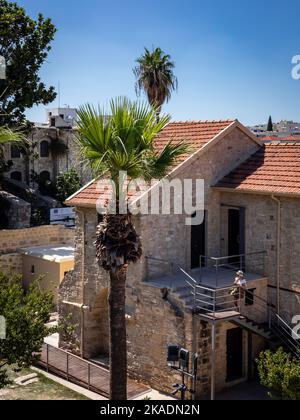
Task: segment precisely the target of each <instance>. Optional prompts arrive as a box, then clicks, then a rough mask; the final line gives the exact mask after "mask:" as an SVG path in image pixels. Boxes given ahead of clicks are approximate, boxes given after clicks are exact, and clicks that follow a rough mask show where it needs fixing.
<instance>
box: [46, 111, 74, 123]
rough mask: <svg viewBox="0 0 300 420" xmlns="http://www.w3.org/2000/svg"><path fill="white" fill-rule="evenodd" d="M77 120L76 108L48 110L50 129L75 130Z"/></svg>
mask: <svg viewBox="0 0 300 420" xmlns="http://www.w3.org/2000/svg"><path fill="white" fill-rule="evenodd" d="M76 120H77V109H76V108H70V107H66V108H51V109H47V121H48V125H49V126H50V127H56V128H74V127H75V125H76Z"/></svg>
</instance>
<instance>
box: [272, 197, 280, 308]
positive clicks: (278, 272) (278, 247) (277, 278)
mask: <svg viewBox="0 0 300 420" xmlns="http://www.w3.org/2000/svg"><path fill="white" fill-rule="evenodd" d="M272 200H274V201H275V202H276V203H277V245H276V250H277V256H276V283H277V313H278V315H280V256H281V252H280V251H281V207H282V203H281V201H280V200H279V198H277V197H275V196H274V195H272Z"/></svg>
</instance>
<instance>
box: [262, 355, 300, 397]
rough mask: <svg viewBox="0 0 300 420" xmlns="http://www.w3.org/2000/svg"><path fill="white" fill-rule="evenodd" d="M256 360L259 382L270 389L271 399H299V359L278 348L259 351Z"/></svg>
mask: <svg viewBox="0 0 300 420" xmlns="http://www.w3.org/2000/svg"><path fill="white" fill-rule="evenodd" d="M257 362H258V372H259V376H260V380H261V384H262V385H264V386H265V387H267V388H268V389H270V392H269V395H270V397H271V398H272V399H275V400H299V399H300V361H299V360H296V359H293V358H292V356H291V355H290V354H288V353H285V352H284V351H283V349H282V348H280V349H279V350H278V351H277V352H276V353H273V352H272V351H270V350H267V351H265V352H263V353H261V355H260V356H259V358H258V360H257Z"/></svg>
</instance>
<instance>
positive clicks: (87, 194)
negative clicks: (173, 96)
mask: <svg viewBox="0 0 300 420" xmlns="http://www.w3.org/2000/svg"><path fill="white" fill-rule="evenodd" d="M233 122H234V120H227V121H186V122H173V123H170V124H168V125H167V126H166V127H165V129H164V130H162V132H161V133H160V134H159V135H158V136H157V138H156V140H155V148H156V149H157V150H158V151H161V150H163V148H164V147H165V146H166V145H167V144H168V142H169V141H170V140H172V142H173V143H178V142H179V141H181V140H184V141H186V143H188V144H189V145H190V146H191V151H190V153H186V154H184V155H182V156H181V157H180V158H179V159H178V162H177V164H176V166H177V165H179V164H181V163H182V162H184V161H185V160H186V159H187V158H189V157H190V156H191V154H192V153H195V152H197V151H198V150H200V149H201V148H202V147H203V146H205V145H206V144H207V143H208V142H209V141H210V140H212V139H213V138H214V137H216V136H217V135H218V134H220V133H221V132H222V131H223V130H225V129H226V128H228V127H229V126H230V125H231V124H233ZM98 182H99V180H96V181H93V182H91V183H90V184H88V185H87V186H85V187H83V188H82V189H81V190H79V191H78V192H77V193H75V194H74V195H73V196H72V197H70V198H69V199H67V200H66V204H68V205H70V206H76V205H82V206H94V205H96V203H97V202H98V200H99V198H100V201H101V202H104V201H105V200H107V199H108V198H109V187H108V188H105V186H104V187H102V188H99V186H98ZM135 194H137V196H138V194H141V192H139V193H138V192H136V193H135Z"/></svg>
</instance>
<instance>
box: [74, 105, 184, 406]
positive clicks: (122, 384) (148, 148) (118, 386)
mask: <svg viewBox="0 0 300 420" xmlns="http://www.w3.org/2000/svg"><path fill="white" fill-rule="evenodd" d="M156 112H157V108H151V107H149V106H146V105H143V104H139V103H136V102H130V101H129V100H128V99H126V98H119V99H117V100H113V101H111V104H110V112H109V115H111V117H110V118H107V117H106V115H108V114H107V113H105V112H104V111H101V110H96V109H95V108H93V107H92V106H90V105H86V106H83V107H81V108H80V109H79V112H78V116H79V121H78V129H79V136H78V143H79V146H80V149H81V153H82V154H83V156H85V157H86V158H87V160H88V161H89V163H90V164H91V166H92V168H93V170H94V171H95V174H96V175H98V176H105V177H109V178H110V179H111V180H112V181H113V182H114V183H115V186H116V193H115V199H116V214H112V212H109V210H108V209H107V212H106V214H105V215H104V218H103V222H102V223H100V224H99V226H98V229H97V234H96V237H97V239H96V255H97V259H98V262H99V265H100V266H101V267H102V268H103V269H104V270H106V271H107V272H109V275H110V283H109V298H108V299H109V330H110V346H109V347H110V398H111V399H112V400H126V398H127V350H126V320H125V286H126V274H127V267H128V265H129V264H130V263H135V262H137V261H138V260H139V259H140V258H141V256H142V247H141V240H140V237H139V235H138V234H137V232H136V230H135V227H134V225H133V221H132V215H131V213H130V211H129V210H127V213H126V212H125V213H126V214H121V213H123V212H121V211H120V208H119V199H120V194H121V188H122V186H121V187H119V182H121V177H120V171H124V172H126V173H127V180H128V181H130V180H135V179H137V178H144V179H146V180H149V179H151V178H156V179H158V178H162V177H164V176H165V175H166V174H167V172H168V170H169V169H170V167H171V166H172V165H173V164H174V162H175V161H176V159H177V158H178V157H179V156H180V155H181V154H182V153H185V152H186V150H187V147H186V145H184V144H183V143H182V142H179V143H177V144H172V143H171V140H170V142H169V143H168V144H167V145H166V147H165V148H164V149H163V150H162V151H161V152H157V151H156V150H155V148H154V140H155V138H156V136H157V135H158V134H159V133H160V131H161V130H162V129H163V128H164V127H165V126H166V125H167V124H168V122H169V120H170V118H169V117H168V116H162V117H161V119H160V120H159V121H157V119H156Z"/></svg>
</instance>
